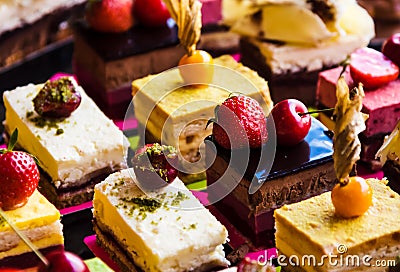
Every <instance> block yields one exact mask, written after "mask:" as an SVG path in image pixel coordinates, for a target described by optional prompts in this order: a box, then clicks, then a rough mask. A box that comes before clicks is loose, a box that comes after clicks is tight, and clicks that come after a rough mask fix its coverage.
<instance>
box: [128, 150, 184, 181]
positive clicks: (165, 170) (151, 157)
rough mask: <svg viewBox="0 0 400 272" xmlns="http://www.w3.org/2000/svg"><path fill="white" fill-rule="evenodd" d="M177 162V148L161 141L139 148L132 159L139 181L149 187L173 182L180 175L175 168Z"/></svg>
mask: <svg viewBox="0 0 400 272" xmlns="http://www.w3.org/2000/svg"><path fill="white" fill-rule="evenodd" d="M177 163H178V154H177V151H176V149H175V148H174V147H172V146H167V145H160V144H159V143H153V144H147V145H145V146H144V147H142V148H139V149H138V150H137V151H136V153H135V156H134V157H133V159H132V164H133V169H134V171H135V174H136V177H137V179H138V181H139V182H140V183H141V184H142V185H144V186H146V187H148V188H150V187H151V188H157V187H160V186H164V185H165V183H171V182H173V181H174V179H175V178H176V176H177V175H178V171H177V170H176V168H174V166H176V165H177Z"/></svg>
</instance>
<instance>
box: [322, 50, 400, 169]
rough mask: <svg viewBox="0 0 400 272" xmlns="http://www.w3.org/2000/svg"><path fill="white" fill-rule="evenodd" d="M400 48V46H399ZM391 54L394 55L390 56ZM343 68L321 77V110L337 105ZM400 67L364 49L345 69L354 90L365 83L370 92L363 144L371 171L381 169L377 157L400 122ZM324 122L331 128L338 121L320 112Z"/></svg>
mask: <svg viewBox="0 0 400 272" xmlns="http://www.w3.org/2000/svg"><path fill="white" fill-rule="evenodd" d="M399 48H400V46H399ZM388 55H390V54H388ZM342 70H343V68H342V67H338V68H334V69H331V70H327V71H323V72H321V73H320V74H319V79H318V84H317V94H316V96H317V103H318V107H319V108H321V109H324V108H332V107H334V105H335V103H336V101H337V100H336V97H335V93H336V82H337V80H338V78H339V76H340V74H341V73H342ZM398 73H399V69H398V67H397V65H396V64H395V63H394V62H392V61H391V60H390V59H388V58H387V57H385V56H384V55H383V54H382V53H380V52H378V51H376V50H374V49H370V48H361V49H358V50H357V51H355V52H354V53H353V54H352V55H351V59H350V65H349V66H348V67H347V68H346V69H345V70H344V74H343V75H344V78H345V80H346V83H347V84H348V85H349V86H350V88H352V87H354V86H356V85H357V84H358V82H362V83H363V85H364V87H365V89H366V91H365V97H364V99H363V108H362V112H364V113H367V114H368V115H369V118H368V120H367V121H366V130H365V131H363V132H362V133H361V134H360V135H359V137H360V141H361V143H362V150H361V161H363V162H365V163H366V164H367V165H368V166H369V167H370V168H371V169H375V170H376V169H380V168H381V166H382V165H381V164H380V162H379V161H378V160H376V159H375V154H376V152H377V151H378V149H379V148H380V147H381V146H382V143H383V139H384V137H385V135H388V134H389V133H390V132H391V131H392V130H393V129H394V127H395V126H396V123H397V122H398V121H399V120H400V114H399V113H398V112H399V110H400V96H399V95H398V88H399V86H400V85H399V84H400V81H399V80H398V79H397V76H398ZM319 118H320V120H321V121H322V122H323V123H324V124H325V125H326V126H327V127H328V128H330V129H333V126H334V122H333V121H332V120H331V118H330V114H328V113H320V114H319Z"/></svg>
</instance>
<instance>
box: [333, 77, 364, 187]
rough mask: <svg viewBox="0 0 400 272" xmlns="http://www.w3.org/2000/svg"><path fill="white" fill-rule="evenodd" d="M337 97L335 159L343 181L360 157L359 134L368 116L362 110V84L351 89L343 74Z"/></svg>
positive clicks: (339, 176)
mask: <svg viewBox="0 0 400 272" xmlns="http://www.w3.org/2000/svg"><path fill="white" fill-rule="evenodd" d="M336 97H337V102H336V106H335V111H334V113H333V115H334V118H335V129H334V137H333V161H334V168H335V173H336V177H337V178H338V180H339V182H341V181H343V180H344V179H345V178H346V177H348V176H349V174H350V172H351V170H352V168H353V166H354V164H355V163H356V162H357V161H358V160H359V159H360V152H361V143H360V140H359V139H358V134H359V133H360V132H362V131H363V130H365V120H366V119H367V118H368V116H367V115H366V114H363V113H362V112H361V108H362V99H363V97H364V90H363V87H362V84H359V86H358V87H355V88H354V89H352V90H351V91H349V87H348V86H347V83H346V81H345V79H344V77H343V76H341V77H340V78H339V80H338V83H337V86H336Z"/></svg>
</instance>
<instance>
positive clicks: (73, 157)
mask: <svg viewBox="0 0 400 272" xmlns="http://www.w3.org/2000/svg"><path fill="white" fill-rule="evenodd" d="M42 86H43V85H42V84H39V85H34V84H29V85H27V86H24V87H18V88H16V89H15V90H12V91H5V92H4V95H3V99H4V105H5V109H6V113H5V121H4V127H5V131H6V133H7V134H8V135H10V134H11V132H12V131H14V130H15V129H16V128H17V129H18V131H19V138H18V145H19V147H20V148H22V149H23V150H25V151H27V152H29V153H31V154H33V155H34V156H36V158H37V159H38V160H39V163H40V164H39V165H40V168H41V180H40V186H39V190H40V191H41V192H42V193H43V194H44V195H45V196H46V197H47V198H48V199H49V200H50V201H51V202H52V203H53V204H55V205H56V206H57V207H58V208H64V207H67V206H72V205H76V204H80V203H82V202H85V201H89V200H91V199H92V197H93V187H94V184H96V183H98V182H100V181H101V180H102V179H104V178H105V177H106V176H107V175H108V174H110V173H112V172H115V171H117V170H119V169H121V168H124V167H126V156H127V149H128V141H127V139H126V138H125V136H124V135H123V133H122V131H120V130H119V129H118V127H117V126H116V125H115V124H114V123H113V122H112V120H110V119H109V118H107V117H106V116H105V115H104V114H103V113H102V112H101V111H100V109H99V108H98V107H97V106H96V104H95V103H94V102H93V100H92V99H91V98H89V96H87V95H86V94H85V92H84V90H83V89H82V88H81V87H79V86H76V89H77V90H78V91H79V93H80V95H81V97H82V99H81V104H80V106H79V107H78V108H77V109H76V110H75V111H74V112H73V113H72V114H71V116H69V117H67V118H65V119H59V120H50V119H49V120H47V119H44V118H43V117H41V116H39V115H38V114H37V113H36V112H35V111H34V106H33V102H32V100H33V98H34V97H35V96H36V94H37V93H38V92H39V91H40V89H41V88H42Z"/></svg>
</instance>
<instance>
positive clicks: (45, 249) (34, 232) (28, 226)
mask: <svg viewBox="0 0 400 272" xmlns="http://www.w3.org/2000/svg"><path fill="white" fill-rule="evenodd" d="M4 213H5V214H6V216H7V217H8V219H9V220H10V221H11V222H12V223H14V225H16V226H17V227H18V228H19V229H20V230H21V232H22V233H23V234H25V235H26V236H27V237H28V238H29V239H30V241H31V242H32V243H33V244H34V245H35V246H36V247H37V248H38V249H39V251H40V252H42V253H43V254H46V253H49V252H51V251H53V250H60V249H63V248H64V237H63V231H62V229H63V226H62V224H61V222H60V212H59V211H58V210H57V209H56V208H55V207H54V205H52V204H51V203H50V202H49V201H48V200H47V199H46V198H45V197H44V196H43V195H42V194H40V193H39V192H38V191H37V190H35V192H34V193H33V194H32V195H31V196H30V197H29V199H28V202H27V203H26V204H25V205H24V206H22V207H20V208H17V209H14V210H9V211H5V212H4ZM39 262H40V260H39V258H38V257H37V256H36V254H34V253H33V252H32V251H31V249H30V248H29V247H28V246H27V245H26V244H25V242H23V241H22V240H21V239H20V238H19V236H18V235H17V234H16V233H15V232H14V230H13V229H12V228H11V227H10V226H9V225H8V224H7V223H6V222H5V221H4V219H3V218H2V217H1V219H0V267H7V268H10V267H15V268H19V269H24V268H30V267H34V266H37V265H38V264H39Z"/></svg>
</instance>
